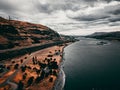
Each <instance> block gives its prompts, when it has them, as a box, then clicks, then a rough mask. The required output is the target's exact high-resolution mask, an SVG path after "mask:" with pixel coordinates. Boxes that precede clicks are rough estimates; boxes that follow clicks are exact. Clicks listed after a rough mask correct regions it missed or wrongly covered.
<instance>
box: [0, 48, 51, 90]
mask: <svg viewBox="0 0 120 90" xmlns="http://www.w3.org/2000/svg"><path fill="white" fill-rule="evenodd" d="M50 47H51V46H50ZM46 48H48V47H46ZM41 50H42V49H41ZM39 51H40V50H39ZM39 51H36V52H34V53H31V54H30V55H29V56H28V57H27V59H26V60H25V61H24V62H23V63H22V64H21V65H20V66H19V68H18V69H17V70H16V71H15V72H14V73H13V74H12V75H11V76H9V77H8V78H7V79H6V80H5V81H4V82H3V83H2V84H0V87H3V86H5V85H6V84H10V85H11V86H12V88H13V90H16V89H17V86H18V85H17V84H16V83H14V82H12V81H11V80H12V79H13V78H14V77H15V76H16V74H17V72H18V71H19V70H20V67H21V66H24V65H25V64H27V63H28V62H29V60H31V59H32V58H33V56H35V54H36V53H38V52H39Z"/></svg>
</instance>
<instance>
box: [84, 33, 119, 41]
mask: <svg viewBox="0 0 120 90" xmlns="http://www.w3.org/2000/svg"><path fill="white" fill-rule="evenodd" d="M86 37H88V38H96V39H105V40H118V41H120V31H116V32H96V33H93V34H91V35H88V36H86Z"/></svg>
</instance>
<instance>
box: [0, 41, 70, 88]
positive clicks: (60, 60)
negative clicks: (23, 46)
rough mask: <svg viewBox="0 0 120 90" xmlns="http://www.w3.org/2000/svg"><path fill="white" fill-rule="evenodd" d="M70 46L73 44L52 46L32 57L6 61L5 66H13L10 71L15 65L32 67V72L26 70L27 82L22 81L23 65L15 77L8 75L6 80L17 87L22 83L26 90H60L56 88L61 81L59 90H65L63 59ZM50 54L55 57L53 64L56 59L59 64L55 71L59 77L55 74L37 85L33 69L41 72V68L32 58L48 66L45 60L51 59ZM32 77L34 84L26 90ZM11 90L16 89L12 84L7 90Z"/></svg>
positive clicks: (26, 56) (27, 56) (33, 54)
mask: <svg viewBox="0 0 120 90" xmlns="http://www.w3.org/2000/svg"><path fill="white" fill-rule="evenodd" d="M70 44H72V42H70V43H64V44H61V45H55V46H51V47H48V48H45V49H41V50H39V51H36V52H33V53H31V54H30V55H25V56H21V57H16V58H14V59H11V60H10V61H4V65H12V66H11V68H12V69H10V70H9V71H13V70H14V69H13V68H14V65H15V64H19V65H20V64H21V65H23V66H29V67H31V70H30V69H26V71H25V72H24V73H27V74H28V75H29V76H28V75H27V77H26V79H25V80H24V79H22V77H23V75H24V73H23V72H21V69H20V66H21V65H20V66H19V67H18V69H16V72H17V73H16V74H14V73H13V74H14V77H13V78H10V79H9V77H11V76H13V74H11V75H8V76H7V77H6V80H9V81H10V82H11V83H16V84H17V85H18V83H19V81H22V83H23V84H24V86H25V87H24V90H28V89H31V90H39V89H41V90H58V89H55V87H57V83H58V81H60V83H61V87H59V90H62V89H63V88H64V85H65V74H64V71H63V70H62V65H63V63H64V60H63V58H64V48H65V47H67V46H68V45H70ZM59 50H60V52H58V51H59ZM56 51H57V53H58V54H55V53H56ZM50 54H51V55H53V57H51V58H52V61H51V62H53V61H54V59H56V60H55V62H57V65H58V69H54V71H56V74H57V76H56V75H53V74H50V75H49V76H48V77H44V79H43V80H42V81H40V83H38V84H35V83H34V82H35V79H36V78H37V74H36V73H35V71H33V70H32V69H33V68H37V69H38V70H39V69H40V68H39V67H38V64H35V65H34V64H33V62H32V58H33V57H36V58H37V61H38V62H41V63H46V65H47V63H48V62H46V61H45V62H44V60H45V58H48V59H50V57H48V55H50ZM21 60H23V63H24V64H22V63H21ZM13 61H14V62H15V63H14V64H12V63H13ZM7 73H8V72H7ZM3 76H4V75H3ZM30 77H34V81H33V84H32V85H31V86H30V87H28V88H26V85H27V81H28V79H29V78H30ZM51 77H52V78H53V81H52V82H50V81H49V80H50V78H51ZM11 83H9V84H11ZM7 84H8V83H7V82H6V85H7ZM6 85H5V87H6ZM2 88H4V87H0V89H2ZM10 88H14V87H13V86H12V84H11V85H10V87H9V88H8V89H6V90H9V89H10ZM38 88H39V89H38ZM60 88H61V89H60Z"/></svg>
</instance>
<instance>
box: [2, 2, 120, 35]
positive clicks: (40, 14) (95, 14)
mask: <svg viewBox="0 0 120 90" xmlns="http://www.w3.org/2000/svg"><path fill="white" fill-rule="evenodd" d="M0 15H1V16H4V17H8V16H9V15H10V16H11V17H12V18H13V19H20V20H24V21H29V22H34V23H42V24H45V25H48V26H50V27H51V28H53V29H54V30H56V31H58V32H59V33H62V34H75V35H77V34H80V35H83V34H84V35H85V34H90V33H93V32H97V31H99V32H100V31H115V30H117V31H118V30H120V29H119V28H120V0H69V1H68V0H0Z"/></svg>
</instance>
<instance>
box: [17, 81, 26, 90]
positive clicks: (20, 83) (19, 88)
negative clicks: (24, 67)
mask: <svg viewBox="0 0 120 90" xmlns="http://www.w3.org/2000/svg"><path fill="white" fill-rule="evenodd" d="M23 87H24V84H23V83H22V81H19V83H18V87H17V90H23Z"/></svg>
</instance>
